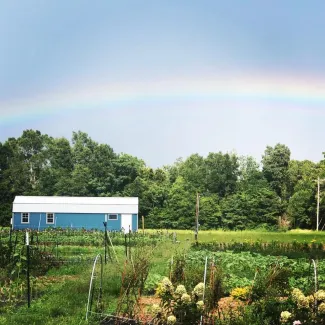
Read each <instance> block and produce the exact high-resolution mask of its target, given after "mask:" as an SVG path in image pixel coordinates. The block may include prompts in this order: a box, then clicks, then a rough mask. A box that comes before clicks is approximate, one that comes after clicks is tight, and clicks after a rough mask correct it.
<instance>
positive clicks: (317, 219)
mask: <svg viewBox="0 0 325 325" xmlns="http://www.w3.org/2000/svg"><path fill="white" fill-rule="evenodd" d="M319 192H320V181H319V177H318V179H317V216H316V231H318V227H319V196H320V195H319Z"/></svg>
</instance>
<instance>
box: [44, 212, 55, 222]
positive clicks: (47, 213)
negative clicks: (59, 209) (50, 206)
mask: <svg viewBox="0 0 325 325" xmlns="http://www.w3.org/2000/svg"><path fill="white" fill-rule="evenodd" d="M49 214H52V215H53V221H52V222H48V215H49ZM54 221H55V213H54V212H46V224H47V225H54Z"/></svg>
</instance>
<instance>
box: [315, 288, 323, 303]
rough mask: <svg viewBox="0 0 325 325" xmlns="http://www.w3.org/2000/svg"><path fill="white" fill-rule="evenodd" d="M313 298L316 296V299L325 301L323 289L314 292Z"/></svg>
mask: <svg viewBox="0 0 325 325" xmlns="http://www.w3.org/2000/svg"><path fill="white" fill-rule="evenodd" d="M315 298H316V300H317V301H322V302H324V301H325V291H324V290H318V291H317V292H316V293H315Z"/></svg>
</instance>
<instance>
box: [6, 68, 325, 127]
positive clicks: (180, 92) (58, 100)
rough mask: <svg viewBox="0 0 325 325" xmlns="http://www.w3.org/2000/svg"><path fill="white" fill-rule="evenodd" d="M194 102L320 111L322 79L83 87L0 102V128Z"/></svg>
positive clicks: (236, 79)
mask: <svg viewBox="0 0 325 325" xmlns="http://www.w3.org/2000/svg"><path fill="white" fill-rule="evenodd" d="M194 100H195V101H209V102H210V101H211V102H215V101H218V100H228V101H247V102H251V101H259V102H260V101H262V102H271V103H273V102H275V105H276V104H277V103H279V102H280V103H284V104H290V105H289V106H290V107H293V108H295V107H296V108H298V109H304V110H306V111H309V112H310V111H316V112H318V113H323V112H325V110H324V108H325V79H321V78H316V77H312V78H310V77H306V76H304V77H303V78H302V77H299V76H296V77H293V76H291V77H290V76H289V77H288V76H279V75H273V76H272V75H268V76H267V77H263V76H261V75H256V74H255V75H254V74H252V75H249V76H242V75H239V76H229V75H223V76H218V77H204V78H199V77H195V78H183V79H182V78H180V79H177V78H172V79H171V80H156V81H151V82H144V81H141V82H136V83H120V84H117V83H115V84H104V85H102V84H101V85H95V86H93V85H92V86H85V87H81V88H80V89H74V90H70V91H69V92H67V91H64V90H63V91H57V92H55V93H52V94H43V95H40V96H34V97H33V96H31V97H29V98H24V99H20V100H12V101H7V102H1V101H0V107H1V111H2V114H1V117H0V126H1V125H11V124H14V123H17V122H18V121H20V120H21V121H22V120H23V121H26V120H33V119H36V118H42V117H46V116H51V115H56V114H58V113H73V112H77V111H80V110H83V111H87V110H89V111H93V110H94V109H95V110H96V109H98V110H101V109H109V108H111V109H113V108H119V107H121V106H128V105H130V104H132V106H133V105H134V104H136V105H138V106H141V104H142V103H147V102H149V103H166V104H168V103H172V102H175V101H177V102H179V101H185V102H188V101H194ZM166 108H168V105H166Z"/></svg>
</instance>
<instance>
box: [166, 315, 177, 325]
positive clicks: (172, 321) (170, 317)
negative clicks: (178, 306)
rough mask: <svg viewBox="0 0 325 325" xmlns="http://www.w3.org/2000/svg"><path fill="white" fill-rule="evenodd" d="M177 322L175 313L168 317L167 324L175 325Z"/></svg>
mask: <svg viewBox="0 0 325 325" xmlns="http://www.w3.org/2000/svg"><path fill="white" fill-rule="evenodd" d="M175 323H176V317H175V316H174V315H170V316H168V317H167V324H168V325H173V324H175Z"/></svg>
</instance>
